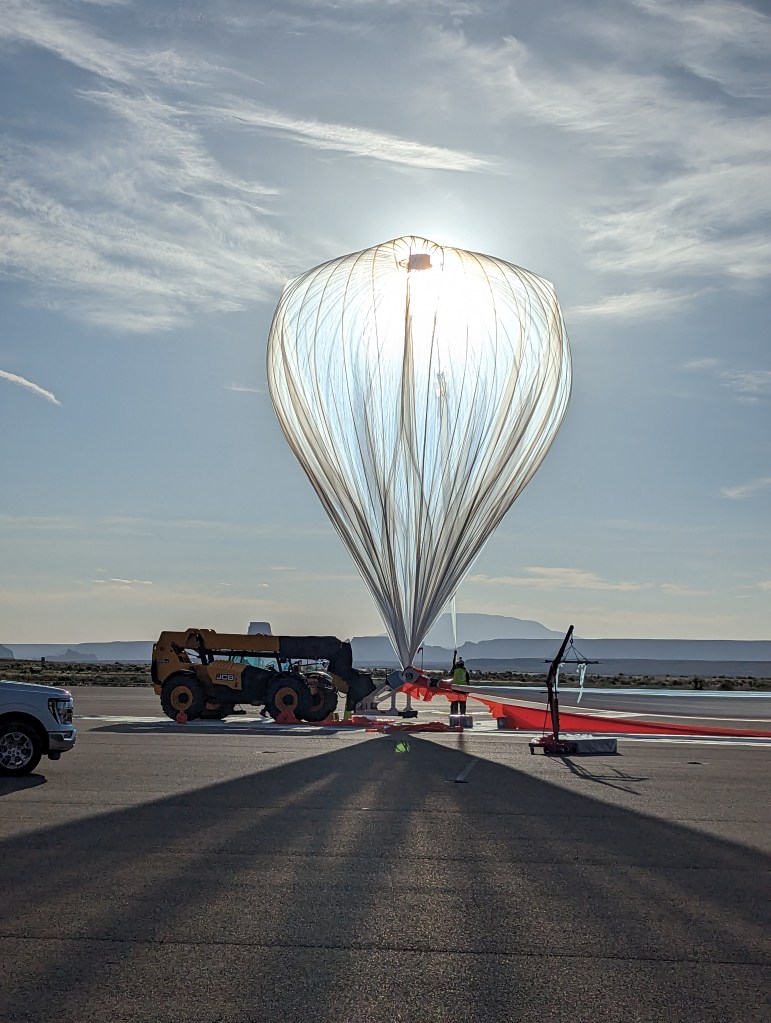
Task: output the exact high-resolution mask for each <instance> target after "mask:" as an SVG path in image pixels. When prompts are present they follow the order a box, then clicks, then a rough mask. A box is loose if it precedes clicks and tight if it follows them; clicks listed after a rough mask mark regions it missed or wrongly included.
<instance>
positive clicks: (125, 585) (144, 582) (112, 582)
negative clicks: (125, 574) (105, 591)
mask: <svg viewBox="0 0 771 1023" xmlns="http://www.w3.org/2000/svg"><path fill="white" fill-rule="evenodd" d="M91 582H92V583H95V584H96V585H99V586H119V587H120V588H121V589H130V588H132V587H134V586H152V585H153V584H152V582H151V580H150V579H121V578H119V577H116V578H112V579H92V580H91Z"/></svg>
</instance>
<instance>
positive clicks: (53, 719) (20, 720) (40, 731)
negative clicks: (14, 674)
mask: <svg viewBox="0 0 771 1023" xmlns="http://www.w3.org/2000/svg"><path fill="white" fill-rule="evenodd" d="M76 736H77V731H76V729H75V728H74V727H73V724H72V694H71V693H69V692H68V691H67V690H66V689H55V688H54V687H53V686H38V685H34V684H33V683H30V682H7V681H5V680H0V775H3V774H4V775H9V774H10V775H21V774H29V773H30V771H34V770H35V768H36V767H37V765H38V764H39V763H40V758H41V757H42V756H43V755H44V754H45V755H46V756H47V757H48V759H49V760H58V759H59V757H60V756H61V755H62V753H66V752H67V750H70V749H72V747H73V746H74V745H75V739H76Z"/></svg>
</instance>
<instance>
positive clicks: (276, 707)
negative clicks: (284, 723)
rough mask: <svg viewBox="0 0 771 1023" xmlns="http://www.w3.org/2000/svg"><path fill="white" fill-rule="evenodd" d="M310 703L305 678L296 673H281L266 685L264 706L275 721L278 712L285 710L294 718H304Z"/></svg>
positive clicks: (284, 711) (283, 712)
mask: <svg viewBox="0 0 771 1023" xmlns="http://www.w3.org/2000/svg"><path fill="white" fill-rule="evenodd" d="M310 705H311V692H310V689H308V686H307V684H306V682H305V679H303V678H300V677H299V676H298V675H281V676H279V677H278V678H277V679H274V680H273V681H272V682H271V683H270V685H269V686H268V691H267V693H266V696H265V706H266V707H267V708H268V713H269V714H270V716H271V717H272V718H273V720H274V721H275V720H276V718H277V717H278V716H279V714H286V713H287V712H289V713H291V714H294V716H295V717H296V718H300V719H303V718H305V719H306V720H307V718H306V715H307V713H308V711H309V710H310Z"/></svg>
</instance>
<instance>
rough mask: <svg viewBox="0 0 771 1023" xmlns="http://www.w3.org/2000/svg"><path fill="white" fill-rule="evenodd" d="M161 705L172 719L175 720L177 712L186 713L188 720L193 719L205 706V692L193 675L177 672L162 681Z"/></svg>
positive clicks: (199, 714) (197, 716) (198, 715)
mask: <svg viewBox="0 0 771 1023" xmlns="http://www.w3.org/2000/svg"><path fill="white" fill-rule="evenodd" d="M161 707H162V708H163V713H164V714H165V715H166V717H169V718H171V720H172V721H176V720H177V715H178V714H187V719H188V721H193V720H194V719H195V718H199V717H200V716H201V714H202V713H203V711H204V709H205V708H206V693H205V692H204V691H203V686H202V685H201V683H200V682H199V681H198V679H197V678H195V676H193V675H183V674H181V673H179V672H178V673H177V674H176V675H171V676H169V678H167V679H166V681H165V682H164V683H163V689H161Z"/></svg>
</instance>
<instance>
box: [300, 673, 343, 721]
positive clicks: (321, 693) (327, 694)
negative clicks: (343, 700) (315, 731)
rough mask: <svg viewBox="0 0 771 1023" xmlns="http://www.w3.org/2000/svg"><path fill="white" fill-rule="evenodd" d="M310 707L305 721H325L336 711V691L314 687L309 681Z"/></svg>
mask: <svg viewBox="0 0 771 1023" xmlns="http://www.w3.org/2000/svg"><path fill="white" fill-rule="evenodd" d="M310 692H311V706H310V710H308V711H307V712H306V714H305V720H306V721H326V720H327V718H328V717H329V716H330V714H333V713H334V712H335V711H336V710H337V690H336V689H327V688H326V686H314V684H313V682H312V681H311V684H310Z"/></svg>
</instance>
